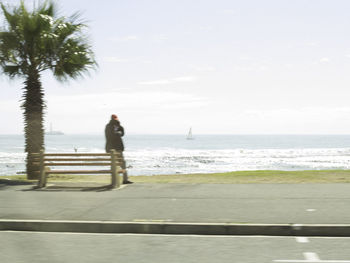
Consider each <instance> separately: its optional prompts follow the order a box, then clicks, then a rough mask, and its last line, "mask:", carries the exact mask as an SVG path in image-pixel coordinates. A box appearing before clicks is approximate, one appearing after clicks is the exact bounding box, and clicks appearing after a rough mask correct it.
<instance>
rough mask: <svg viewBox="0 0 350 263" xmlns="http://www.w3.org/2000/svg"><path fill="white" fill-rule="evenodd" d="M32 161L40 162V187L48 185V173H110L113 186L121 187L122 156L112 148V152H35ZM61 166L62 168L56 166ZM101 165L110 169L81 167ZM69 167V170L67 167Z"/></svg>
mask: <svg viewBox="0 0 350 263" xmlns="http://www.w3.org/2000/svg"><path fill="white" fill-rule="evenodd" d="M32 161H34V162H36V163H38V164H39V168H40V175H39V182H38V187H39V188H42V187H45V186H46V183H47V178H48V175H50V174H110V175H111V177H112V178H111V187H112V188H115V187H118V188H119V187H120V180H119V173H122V172H123V170H122V168H121V164H122V158H121V156H120V154H119V153H117V152H116V151H114V150H112V151H111V153H45V152H44V151H43V150H42V151H41V152H40V153H37V154H33V159H32ZM58 166H61V167H62V169H57V168H55V167H58ZM72 166H74V167H78V168H79V170H78V169H70V167H72ZM87 166H88V167H92V166H93V167H98V168H99V167H100V166H107V167H108V169H107V168H106V169H103V170H101V169H96V168H95V169H90V170H87V169H84V170H82V169H81V167H87ZM67 167H68V168H69V170H68V169H67Z"/></svg>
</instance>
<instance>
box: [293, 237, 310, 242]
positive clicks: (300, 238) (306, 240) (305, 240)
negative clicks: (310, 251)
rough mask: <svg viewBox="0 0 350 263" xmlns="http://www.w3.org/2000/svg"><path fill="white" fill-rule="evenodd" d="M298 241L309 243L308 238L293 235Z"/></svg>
mask: <svg viewBox="0 0 350 263" xmlns="http://www.w3.org/2000/svg"><path fill="white" fill-rule="evenodd" d="M295 239H296V240H297V242H298V243H309V242H310V241H309V239H308V238H307V237H295Z"/></svg>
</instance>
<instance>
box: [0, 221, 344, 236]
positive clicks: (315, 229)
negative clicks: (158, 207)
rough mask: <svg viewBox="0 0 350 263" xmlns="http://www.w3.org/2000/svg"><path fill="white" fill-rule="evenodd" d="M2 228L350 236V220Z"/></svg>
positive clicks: (2, 224)
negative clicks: (325, 222) (326, 222)
mask: <svg viewBox="0 0 350 263" xmlns="http://www.w3.org/2000/svg"><path fill="white" fill-rule="evenodd" d="M0 231H39V232H75V233H124V234H125V233H129V234H173V235H259V236H260V235H262V236H332V237H350V224H344V225H340V224H317V225H316V224H306V225H302V224H231V223H217V224H215V223H161V222H114V221H66V220H10V219H0Z"/></svg>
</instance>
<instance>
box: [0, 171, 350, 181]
mask: <svg viewBox="0 0 350 263" xmlns="http://www.w3.org/2000/svg"><path fill="white" fill-rule="evenodd" d="M110 178H111V177H110V176H109V175H51V176H50V182H72V183H91V182H96V183H105V184H108V183H109V182H110ZM130 180H131V181H133V182H135V183H188V184H196V183H198V184H200V183H201V184H268V183H271V184H299V183H302V184H303V183H350V170H304V171H282V170H256V171H234V172H226V173H196V174H167V175H138V176H130ZM6 181H8V182H33V183H35V182H36V181H37V180H30V181H29V180H27V179H26V176H25V175H7V176H6V175H1V176H0V184H1V183H2V182H6Z"/></svg>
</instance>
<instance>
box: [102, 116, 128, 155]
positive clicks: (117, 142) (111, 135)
mask: <svg viewBox="0 0 350 263" xmlns="http://www.w3.org/2000/svg"><path fill="white" fill-rule="evenodd" d="M105 135H106V152H110V151H111V150H112V149H114V150H117V151H124V144H123V140H122V137H123V136H124V128H123V126H121V125H120V122H119V121H117V120H111V121H110V122H109V123H108V124H107V125H106V128H105Z"/></svg>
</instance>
